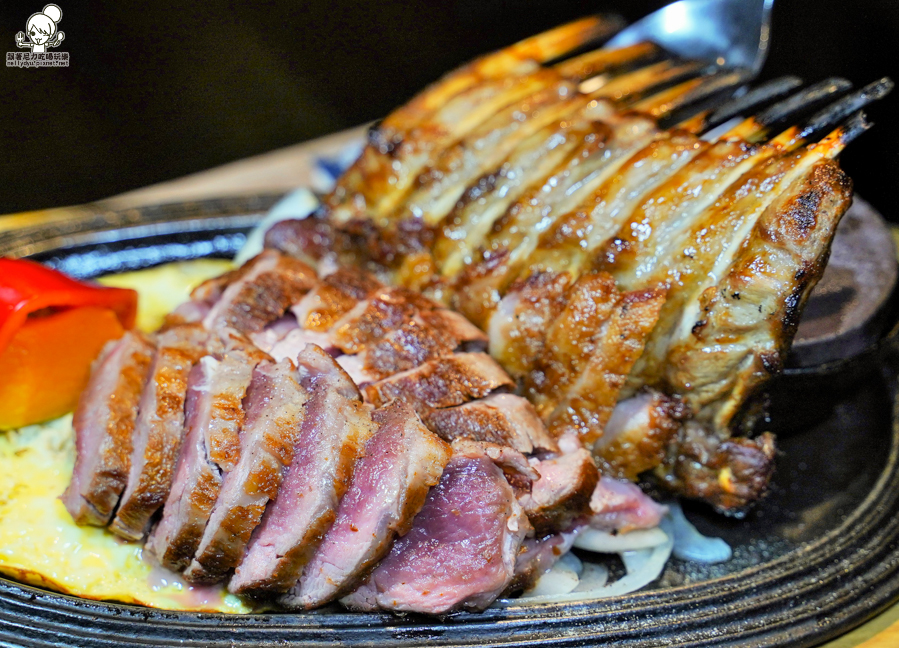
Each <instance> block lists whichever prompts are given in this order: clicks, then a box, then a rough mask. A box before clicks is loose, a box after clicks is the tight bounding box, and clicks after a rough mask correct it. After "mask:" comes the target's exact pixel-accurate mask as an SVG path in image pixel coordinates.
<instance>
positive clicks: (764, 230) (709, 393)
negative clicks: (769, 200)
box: [666, 160, 852, 429]
mask: <svg viewBox="0 0 899 648" xmlns="http://www.w3.org/2000/svg"><path fill="white" fill-rule="evenodd" d="M851 197H852V188H851V183H850V181H849V179H848V178H847V177H846V175H845V174H844V173H843V172H842V171H841V170H840V169H839V167H838V166H837V164H836V163H835V162H833V161H831V160H823V161H821V162H818V163H817V164H815V165H814V166H813V167H812V168H811V170H810V171H809V172H808V173H807V174H805V175H804V177H802V178H801V179H800V180H798V181H796V182H795V183H794V184H793V185H791V187H790V188H789V189H788V191H787V192H786V193H785V194H784V195H783V196H781V197H780V199H778V200H777V201H776V202H775V203H774V204H772V205H771V207H769V208H768V209H767V210H765V212H764V213H763V214H762V216H761V218H760V219H759V221H758V222H757V223H756V226H755V228H754V230H753V232H752V234H751V235H750V236H749V238H748V239H747V240H746V241H744V242H743V244H742V246H741V248H740V251H739V254H738V255H737V257H736V259H735V260H734V263H733V264H732V265H731V267H730V269H729V271H728V272H727V274H726V275H725V276H724V277H723V278H722V280H721V281H720V282H719V283H718V285H717V286H714V287H712V288H710V289H708V290H706V291H705V292H703V294H702V295H701V297H700V313H701V317H702V319H701V320H700V321H698V322H696V323H695V324H694V326H693V327H692V330H691V334H692V339H689V340H685V341H684V342H682V343H681V344H679V345H678V346H675V347H674V348H673V349H672V350H671V351H670V352H669V355H668V372H667V374H666V376H667V378H668V381H669V384H670V385H671V388H672V389H673V390H674V391H676V392H679V393H682V394H683V395H684V396H685V398H686V400H687V402H688V403H689V404H690V406H691V407H692V408H693V409H694V410H695V411H696V412H697V414H698V415H699V416H700V418H701V419H702V420H707V421H711V422H713V423H714V425H715V426H716V427H717V428H721V429H723V428H726V427H727V426H728V425H729V424H730V421H731V419H732V418H733V417H734V415H735V414H736V413H737V412H738V410H739V407H740V404H741V403H743V402H745V401H746V400H747V398H748V397H749V395H750V394H751V393H752V392H753V391H754V390H755V389H756V388H757V386H758V385H760V384H761V383H762V382H764V381H765V380H767V379H768V378H769V377H770V376H771V375H773V374H775V373H777V372H779V371H780V369H781V368H782V366H783V362H784V358H785V356H786V353H787V350H788V349H789V347H790V343H791V342H792V339H793V335H794V334H795V332H796V327H797V325H798V323H799V316H800V315H801V313H802V308H803V306H804V305H805V302H806V300H807V299H808V295H809V294H810V293H811V291H812V289H813V288H814V286H815V284H816V283H817V282H818V279H820V277H821V275H822V274H823V272H824V267H825V265H826V263H827V257H828V255H829V251H830V244H831V241H832V239H833V233H834V231H835V230H836V227H837V224H838V223H839V221H840V218H841V217H842V215H843V213H845V211H846V209H848V207H849V204H850V202H851Z"/></svg>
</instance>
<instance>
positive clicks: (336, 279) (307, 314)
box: [291, 267, 383, 331]
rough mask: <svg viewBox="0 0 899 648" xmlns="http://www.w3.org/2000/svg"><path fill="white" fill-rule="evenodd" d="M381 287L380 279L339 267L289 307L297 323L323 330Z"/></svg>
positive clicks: (355, 269) (355, 270)
mask: <svg viewBox="0 0 899 648" xmlns="http://www.w3.org/2000/svg"><path fill="white" fill-rule="evenodd" d="M382 287H383V286H382V285H381V282H380V281H378V280H377V279H375V278H374V277H373V276H372V275H370V274H369V273H367V272H365V271H364V270H359V269H357V268H353V267H341V268H338V269H337V270H335V271H334V272H332V273H331V274H329V275H328V276H327V277H325V278H324V279H322V280H321V282H320V283H319V284H318V285H317V286H316V287H315V288H313V289H312V290H311V291H310V292H309V294H307V295H306V296H305V297H303V299H302V300H300V302H299V303H298V304H296V305H295V306H294V307H293V308H291V310H292V311H293V314H294V315H295V316H296V319H297V322H298V323H299V325H300V327H302V328H304V329H308V330H310V331H327V330H328V329H329V328H331V326H333V325H334V324H335V323H336V322H337V320H339V319H340V318H341V317H342V316H343V315H344V314H346V313H347V312H348V311H349V310H351V309H352V308H353V307H354V306H355V305H356V304H358V303H359V302H360V301H362V300H364V299H366V298H367V297H368V296H369V295H370V294H371V293H372V292H374V291H375V290H378V289H379V288H382Z"/></svg>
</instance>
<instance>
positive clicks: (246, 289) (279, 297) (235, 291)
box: [203, 250, 317, 333]
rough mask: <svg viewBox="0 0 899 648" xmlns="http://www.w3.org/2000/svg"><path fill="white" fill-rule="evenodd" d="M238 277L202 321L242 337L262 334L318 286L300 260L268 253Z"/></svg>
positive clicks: (308, 268)
mask: <svg viewBox="0 0 899 648" xmlns="http://www.w3.org/2000/svg"><path fill="white" fill-rule="evenodd" d="M248 263H250V264H252V265H251V266H250V268H249V269H248V270H247V271H245V272H243V273H242V274H239V275H237V276H236V278H235V279H234V280H233V281H232V282H231V283H230V284H228V286H227V287H226V288H225V289H224V290H223V291H222V293H221V296H220V297H219V299H218V301H216V302H215V304H214V305H213V306H212V308H211V309H210V310H209V312H208V313H207V314H206V316H205V317H204V318H203V325H204V326H206V328H209V329H213V328H218V327H222V326H229V327H231V328H234V329H237V330H238V331H240V332H241V333H252V332H254V331H261V330H262V329H263V328H264V327H265V325H266V324H269V323H270V322H274V321H275V320H276V319H278V318H279V317H281V316H282V315H283V314H284V312H285V311H286V310H287V309H288V308H289V307H290V306H292V305H293V304H295V303H297V302H298V301H300V299H301V298H302V297H303V295H305V294H306V293H307V292H308V291H309V290H310V289H311V288H312V287H313V286H314V285H315V284H316V282H317V278H316V276H315V271H314V270H313V269H312V268H310V267H309V266H308V265H306V264H305V263H303V262H302V261H300V260H298V259H294V258H292V257H288V256H284V255H282V254H280V253H278V252H275V251H274V250H265V251H264V252H262V253H261V254H260V255H259V256H257V257H256V258H254V259H253V260H252V261H251V262H248Z"/></svg>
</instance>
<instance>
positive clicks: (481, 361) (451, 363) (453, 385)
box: [363, 353, 514, 414]
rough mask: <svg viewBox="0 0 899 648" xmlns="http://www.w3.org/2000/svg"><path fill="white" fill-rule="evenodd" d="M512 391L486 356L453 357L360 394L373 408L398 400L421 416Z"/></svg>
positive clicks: (427, 364) (472, 354)
mask: <svg viewBox="0 0 899 648" xmlns="http://www.w3.org/2000/svg"><path fill="white" fill-rule="evenodd" d="M512 387H514V383H513V382H512V379H511V378H509V375H508V374H507V373H506V372H505V371H503V369H502V367H500V366H499V365H498V364H496V362H495V361H494V360H493V359H492V358H491V357H490V356H488V355H487V354H486V353H456V354H453V355H450V356H446V357H443V358H439V359H437V360H431V361H429V362H426V363H425V364H423V365H421V366H419V367H416V368H415V369H410V370H409V371H404V372H401V373H398V374H396V375H394V376H391V377H390V378H386V379H385V380H381V381H379V382H376V383H374V384H371V385H368V386H367V387H365V389H364V390H363V394H364V395H365V399H366V400H367V401H369V402H370V403H372V404H374V405H375V406H376V407H378V406H381V405H383V404H385V403H387V402H389V401H391V400H393V399H394V398H402V399H405V400H407V401H409V402H410V403H411V404H412V406H413V407H414V408H415V409H416V411H418V412H419V413H420V414H424V413H426V412H429V411H430V410H432V409H439V408H442V407H452V406H453V405H461V404H462V403H464V402H466V401H468V400H472V399H476V398H484V397H485V396H487V395H489V394H490V393H491V392H493V391H494V390H497V389H500V388H509V389H511V388H512Z"/></svg>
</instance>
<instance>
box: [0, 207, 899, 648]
mask: <svg viewBox="0 0 899 648" xmlns="http://www.w3.org/2000/svg"><path fill="white" fill-rule="evenodd" d="M275 198H276V197H274V196H262V197H253V198H241V199H227V200H216V201H205V202H199V203H186V204H176V205H163V206H155V207H151V208H146V209H139V210H129V211H125V212H110V213H103V214H96V215H91V216H85V217H79V218H76V219H73V220H70V221H66V222H63V223H56V224H52V225H44V226H38V227H34V228H26V229H22V230H17V231H16V232H14V233H0V256H2V255H11V256H30V257H32V258H35V259H38V260H40V261H43V262H45V263H49V264H51V265H54V266H56V267H59V268H61V269H63V270H65V271H67V272H69V273H70V274H73V275H76V276H82V277H88V276H95V275H97V274H102V273H107V272H116V271H123V270H131V269H137V268H143V267H149V266H151V265H156V264H159V263H163V262H167V261H173V260H182V259H190V258H197V257H201V256H230V255H232V254H233V253H234V252H235V251H236V250H237V249H238V248H239V247H240V246H241V245H242V243H243V241H244V235H245V233H246V232H247V230H248V229H249V228H250V227H251V226H252V224H253V223H255V222H256V221H257V220H258V219H259V217H260V216H261V214H262V213H263V212H264V211H265V210H266V209H267V208H268V207H269V206H270V205H271V204H272V203H273V201H274V200H275ZM881 355H888V354H887V353H882V354H881ZM895 364H896V363H895V361H893V362H886V363H880V362H866V363H864V364H863V365H858V364H856V365H854V366H853V367H852V368H851V369H852V371H853V380H851V381H844V382H847V383H848V384H843V385H841V387H840V389H839V390H819V391H816V392H813V393H812V395H811V396H809V395H808V391H807V390H804V389H803V388H802V385H801V384H800V383H801V382H802V381H806V382H807V380H808V378H809V370H807V369H806V370H803V372H801V375H797V377H796V381H798V382H796V383H795V384H794V380H792V379H791V376H790V375H787V376H786V377H784V378H783V379H782V380H780V382H779V383H778V385H777V390H778V399H777V400H778V402H780V403H785V404H786V405H787V407H789V404H790V401H791V396H790V395H791V393H793V390H796V391H795V394H796V396H795V398H796V399H803V400H807V399H809V398H813V399H815V402H814V406H815V409H816V410H817V411H818V412H819V414H820V416H818V417H817V421H818V422H816V423H814V424H810V425H809V424H806V425H804V426H801V427H792V426H789V425H782V424H781V425H777V423H778V421H779V420H780V422H781V423H782V422H783V419H782V418H781V419H779V418H778V414H777V411H776V410H775V413H774V418H773V419H772V421H771V424H772V426H774V427H776V428H777V429H778V431H779V433H780V436H779V446H780V448H781V450H782V454H781V456H780V457H779V458H778V469H777V473H776V475H775V478H774V482H773V485H772V488H771V492H770V494H769V496H768V497H767V498H766V499H765V500H764V501H762V502H761V503H760V504H759V505H758V506H757V507H756V508H755V509H754V510H753V512H752V513H751V514H750V515H749V516H747V517H746V518H745V519H743V520H734V519H728V518H724V517H721V516H719V515H716V514H714V513H712V512H711V511H709V510H708V509H707V508H704V507H702V506H699V505H688V506H685V508H686V511H687V514H688V516H689V517H690V518H691V520H692V521H693V522H694V523H695V524H696V525H697V526H698V527H699V529H700V530H701V531H703V532H704V533H706V534H708V535H716V536H720V537H723V538H725V539H726V540H727V541H728V542H729V543H730V544H731V546H732V547H733V548H734V558H733V559H732V560H731V561H729V562H728V563H726V564H724V565H719V566H713V567H705V568H702V567H700V566H697V565H695V564H688V563H681V562H678V561H674V560H673V561H671V563H670V564H669V566H668V568H667V569H666V571H665V573H664V574H663V576H662V578H661V579H660V581H659V582H657V583H656V584H655V585H654V586H652V587H650V588H649V589H647V590H645V591H641V592H637V593H634V594H630V595H627V596H622V597H618V598H612V599H603V600H599V601H592V602H587V601H585V602H581V603H566V604H547V605H531V606H527V605H515V606H511V607H506V608H501V609H490V610H487V611H486V612H484V613H482V614H467V613H466V614H458V615H453V616H452V617H449V618H446V619H433V618H428V617H423V616H416V615H408V616H405V617H397V616H393V615H390V614H355V613H349V612H344V611H341V610H339V609H337V608H332V609H329V610H326V611H318V612H314V613H308V614H264V615H250V616H228V615H221V614H197V613H181V612H177V613H176V612H166V611H159V610H154V609H148V608H142V607H135V606H129V605H121V604H115V603H98V602H93V601H86V600H82V599H77V598H73V597H69V596H63V595H59V594H55V593H51V592H47V591H43V590H40V589H37V588H33V587H29V586H25V585H20V584H18V583H15V582H12V581H8V580H3V579H0V645H2V646H7V645H13V646H84V647H93V646H117V645H145V646H175V645H177V646H229V647H235V646H274V645H278V646H293V645H313V646H315V645H352V646H369V645H379V646H413V645H424V644H428V645H446V646H459V645H479V646H494V645H504V646H505V645H523V644H534V643H537V644H539V643H552V644H553V645H565V646H581V645H590V646H595V645H612V644H614V645H616V646H628V647H632V648H636V647H638V646H640V647H648V646H696V647H698V646H811V645H815V644H817V643H820V642H822V641H825V640H827V639H829V638H832V637H834V636H836V635H838V634H840V633H842V632H845V631H846V630H849V629H850V628H852V627H854V626H856V625H858V624H860V623H862V622H864V621H865V620H866V619H868V618H869V617H871V616H873V615H874V614H876V613H878V612H880V611H881V610H883V609H884V608H885V607H887V606H888V605H890V604H891V603H892V602H894V601H895V600H896V599H897V598H899V432H897V427H896V424H895V421H896V418H897V413H896V407H895V404H894V403H895V402H896V398H895V396H896V385H897V379H896V376H895V374H894V372H893V370H892V368H891V367H892V366H895ZM847 370H848V369H847ZM827 371H830V372H831V373H830V374H828V375H833V369H832V367H831V368H829V369H827ZM812 373H814V372H813V371H812ZM826 377H827V376H825V378H826ZM834 392H835V393H834Z"/></svg>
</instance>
